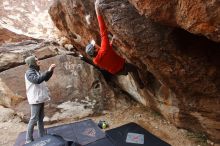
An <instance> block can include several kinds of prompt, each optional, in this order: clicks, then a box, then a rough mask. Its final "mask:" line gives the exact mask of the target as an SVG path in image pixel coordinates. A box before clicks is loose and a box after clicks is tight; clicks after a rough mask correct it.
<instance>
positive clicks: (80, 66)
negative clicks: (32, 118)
mask: <svg viewBox="0 0 220 146" xmlns="http://www.w3.org/2000/svg"><path fill="white" fill-rule="evenodd" d="M52 63H55V64H57V67H56V70H55V72H54V75H53V76H52V78H51V79H50V81H48V83H47V84H48V87H49V90H50V92H51V97H52V99H51V101H50V102H48V103H47V105H46V111H47V114H46V115H47V116H48V117H49V118H51V119H49V121H51V120H53V121H54V120H60V119H64V118H68V117H70V115H69V114H67V113H68V111H70V112H71V111H73V110H72V109H69V108H68V106H70V105H69V104H62V103H64V102H68V101H69V102H73V103H75V104H77V105H78V107H79V108H83V109H84V110H85V111H84V112H86V110H87V112H86V113H87V114H91V113H94V112H96V111H102V109H104V100H105V97H106V98H110V97H111V96H112V95H113V92H111V90H110V89H107V85H106V83H105V82H104V80H103V78H102V76H101V74H100V73H99V72H97V71H96V70H95V69H94V68H93V67H92V66H90V65H88V64H86V63H83V62H82V61H81V60H79V59H78V58H75V57H72V56H66V55H60V56H56V57H52V58H48V59H44V60H41V64H42V70H46V69H47V68H48V66H49V65H50V64H52ZM26 69H27V67H26V66H24V65H22V66H19V67H16V68H12V69H9V70H6V71H4V72H1V73H0V78H1V81H2V83H3V84H4V87H5V89H6V88H10V90H11V92H12V93H13V94H12V95H17V96H21V97H26V94H25V83H24V73H25V71H26ZM15 73H16V74H15ZM3 91H5V90H3ZM111 93H112V95H111ZM7 97H8V98H13V96H9V95H7ZM70 104H71V103H70ZM11 106H12V107H13V108H15V109H16V112H18V113H19V115H23V116H24V119H26V118H27V116H28V114H29V105H28V104H27V101H26V100H24V99H23V102H21V101H20V102H19V104H16V105H11ZM75 107H77V106H76V105H75ZM77 110H78V111H80V109H77ZM77 110H76V111H77ZM64 111H65V112H64ZM62 113H63V114H64V115H62ZM81 113H82V112H81ZM81 113H80V112H78V116H79V115H80V114H81ZM54 114H55V115H54ZM72 116H77V115H76V114H75V115H72Z"/></svg>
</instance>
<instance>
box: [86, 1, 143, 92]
mask: <svg viewBox="0 0 220 146" xmlns="http://www.w3.org/2000/svg"><path fill="white" fill-rule="evenodd" d="M98 5H99V0H96V2H95V11H96V15H97V18H98V24H99V28H100V34H101V46H98V45H97V44H95V41H92V42H91V43H90V44H88V45H87V46H86V50H85V51H86V53H87V54H88V55H89V56H90V57H92V58H93V60H92V62H93V63H94V64H95V65H96V66H98V67H99V68H101V69H104V70H106V71H108V72H109V73H111V74H113V75H127V74H128V72H130V73H131V75H132V77H133V78H134V80H135V82H137V86H138V87H139V88H140V89H143V88H144V84H143V82H142V80H141V79H140V76H139V74H138V68H137V67H136V66H135V65H133V64H131V63H128V62H126V61H125V59H124V58H122V57H121V56H119V55H118V54H117V53H116V52H115V51H114V50H113V48H112V42H113V40H114V37H113V38H112V41H111V42H109V38H108V34H107V28H106V25H105V22H104V20H103V18H102V16H101V14H100V11H99V7H98Z"/></svg>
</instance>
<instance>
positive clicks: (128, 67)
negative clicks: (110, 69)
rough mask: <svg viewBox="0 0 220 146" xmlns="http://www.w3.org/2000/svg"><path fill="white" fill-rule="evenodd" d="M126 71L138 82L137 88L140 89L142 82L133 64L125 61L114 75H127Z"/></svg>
mask: <svg viewBox="0 0 220 146" xmlns="http://www.w3.org/2000/svg"><path fill="white" fill-rule="evenodd" d="M128 73H131V76H132V77H133V78H134V80H135V81H136V82H137V83H138V86H139V88H141V89H142V88H143V87H144V84H143V82H142V80H141V78H140V76H139V74H138V68H137V67H136V66H135V65H133V64H131V63H128V62H125V64H124V67H123V68H122V70H120V71H119V72H118V73H117V74H116V75H128Z"/></svg>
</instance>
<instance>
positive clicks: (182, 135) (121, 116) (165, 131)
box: [0, 103, 209, 146]
mask: <svg viewBox="0 0 220 146" xmlns="http://www.w3.org/2000/svg"><path fill="white" fill-rule="evenodd" d="M128 107H129V108H128ZM128 107H123V108H122V107H120V108H117V109H114V111H105V114H103V115H101V116H95V117H94V116H91V117H87V118H86V119H88V118H91V119H93V120H94V121H95V122H98V121H99V120H106V121H107V122H108V123H109V125H110V127H109V128H114V127H117V126H120V125H123V124H125V123H129V122H136V123H138V124H139V125H141V126H142V127H144V128H145V129H147V130H148V131H149V132H151V133H153V134H154V135H157V136H158V137H160V138H161V139H163V140H164V141H166V142H168V143H169V144H171V145H172V146H208V145H209V144H207V143H206V140H204V139H202V138H199V137H198V136H196V135H195V134H192V133H190V132H187V131H186V130H183V129H177V128H176V127H175V126H173V125H172V124H170V123H169V122H167V121H166V120H164V119H163V117H161V116H160V115H158V114H157V113H155V112H152V111H151V110H148V109H146V108H144V107H142V106H141V105H139V104H137V103H134V104H132V105H130V106H128ZM77 120H79V119H77ZM77 120H76V119H68V120H65V121H60V122H58V123H56V124H52V125H46V127H51V126H55V125H60V124H64V123H71V122H74V121H77ZM80 120H82V119H80ZM26 126H27V125H26V124H25V123H23V122H20V120H19V118H14V119H12V120H11V121H8V122H4V123H0V141H1V142H0V145H1V146H3V145H4V146H12V145H13V144H14V142H15V140H16V137H17V135H18V134H19V133H20V132H22V131H25V130H26Z"/></svg>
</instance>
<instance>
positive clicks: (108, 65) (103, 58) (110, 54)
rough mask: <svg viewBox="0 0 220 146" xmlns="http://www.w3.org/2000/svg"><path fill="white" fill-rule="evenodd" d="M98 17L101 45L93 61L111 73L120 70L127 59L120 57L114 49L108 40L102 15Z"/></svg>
mask: <svg viewBox="0 0 220 146" xmlns="http://www.w3.org/2000/svg"><path fill="white" fill-rule="evenodd" d="M97 17H98V23H99V28H100V34H101V47H100V49H99V51H98V54H97V56H96V57H95V58H94V59H93V62H94V63H95V64H96V65H97V66H98V67H100V68H102V69H104V70H107V71H108V72H110V73H111V74H116V73H117V72H119V71H120V70H121V69H122V68H123V67H124V63H125V59H124V58H122V57H120V56H119V55H118V54H116V52H115V51H114V50H113V48H112V45H110V43H109V40H108V34H107V29H106V26H105V22H104V20H103V18H102V16H97Z"/></svg>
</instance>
